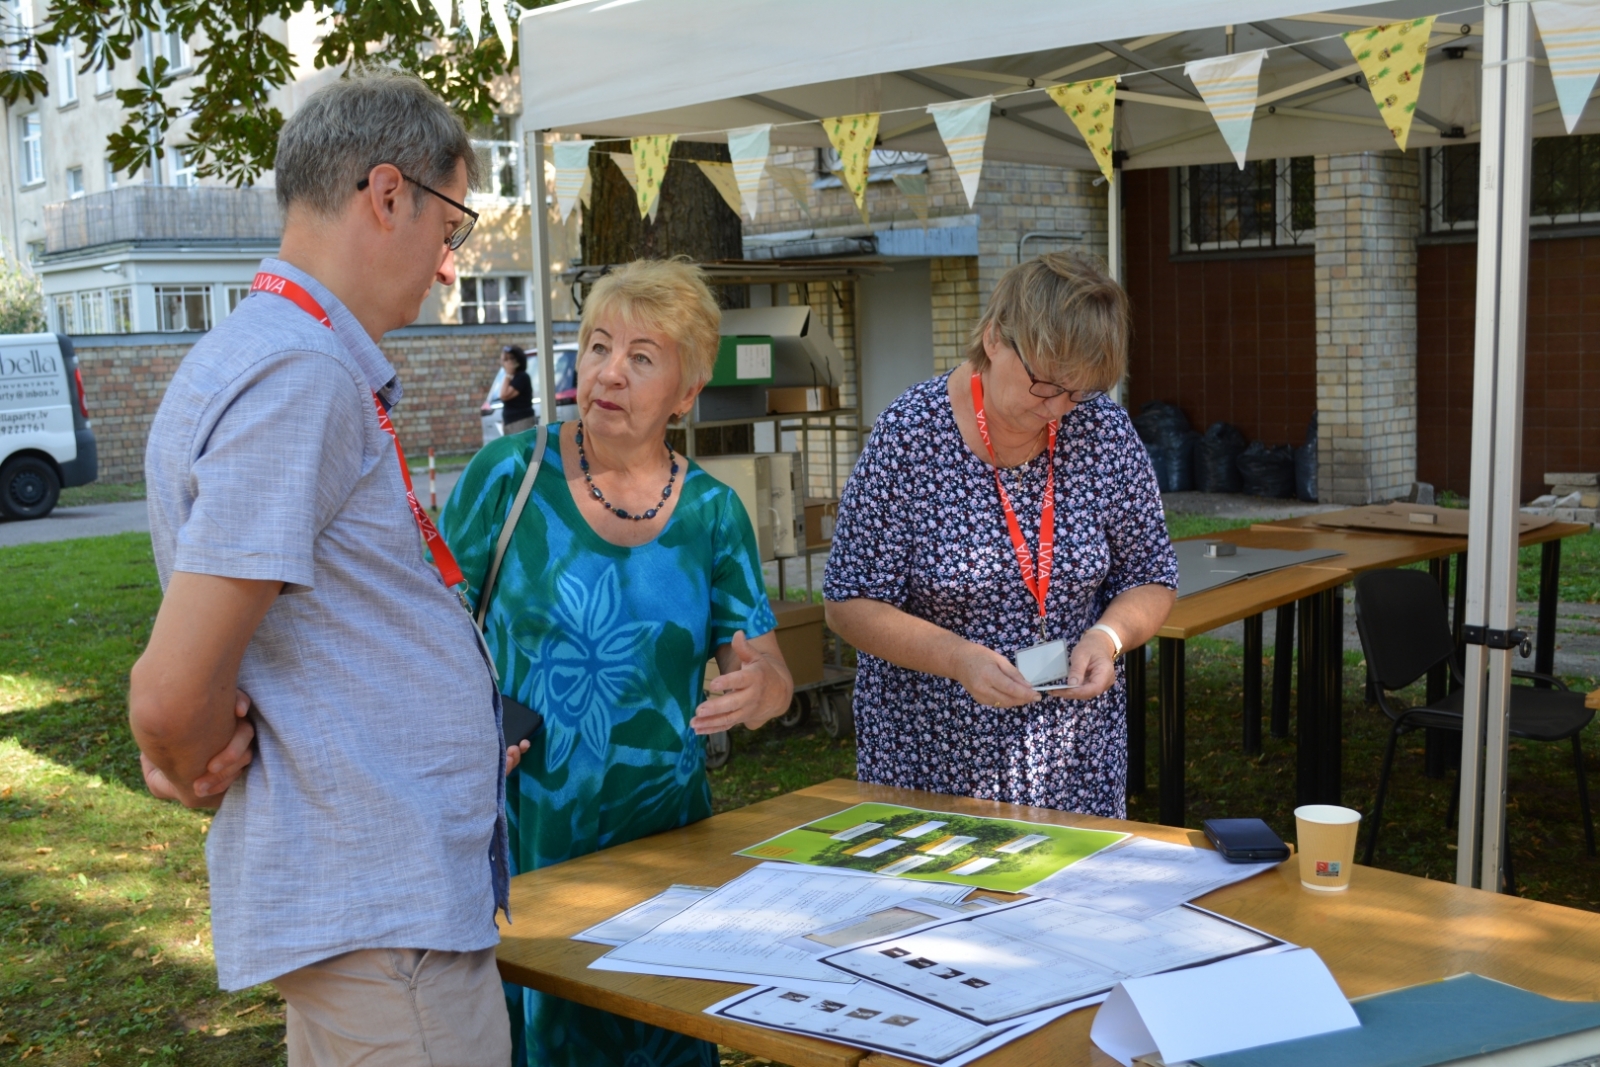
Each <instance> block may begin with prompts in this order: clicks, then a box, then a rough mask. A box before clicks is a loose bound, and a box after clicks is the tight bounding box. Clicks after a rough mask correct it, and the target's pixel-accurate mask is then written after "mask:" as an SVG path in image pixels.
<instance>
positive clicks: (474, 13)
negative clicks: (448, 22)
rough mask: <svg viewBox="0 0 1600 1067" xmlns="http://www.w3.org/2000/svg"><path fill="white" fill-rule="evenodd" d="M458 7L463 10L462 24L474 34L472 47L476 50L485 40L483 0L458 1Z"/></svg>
mask: <svg viewBox="0 0 1600 1067" xmlns="http://www.w3.org/2000/svg"><path fill="white" fill-rule="evenodd" d="M456 6H458V7H459V8H461V24H462V25H463V26H465V27H466V28H467V32H468V33H470V34H472V46H473V47H474V48H476V47H477V46H478V42H479V41H480V40H481V39H482V38H483V0H456Z"/></svg>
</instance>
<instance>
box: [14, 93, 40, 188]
mask: <svg viewBox="0 0 1600 1067" xmlns="http://www.w3.org/2000/svg"><path fill="white" fill-rule="evenodd" d="M21 121H22V146H21V153H20V155H19V156H18V162H19V163H20V164H21V167H22V175H21V177H22V185H23V187H24V188H27V187H28V186H32V185H40V184H42V183H43V182H44V118H43V117H42V116H41V115H40V114H39V113H38V112H37V111H30V112H28V113H27V114H26V115H23V116H22V119H21Z"/></svg>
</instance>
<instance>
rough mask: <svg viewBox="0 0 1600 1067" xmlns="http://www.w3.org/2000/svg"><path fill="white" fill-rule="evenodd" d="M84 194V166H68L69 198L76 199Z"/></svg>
mask: <svg viewBox="0 0 1600 1067" xmlns="http://www.w3.org/2000/svg"><path fill="white" fill-rule="evenodd" d="M83 194H84V188H83V168H82V167H68V168H67V199H69V200H76V199H78V197H80V196H82V195H83Z"/></svg>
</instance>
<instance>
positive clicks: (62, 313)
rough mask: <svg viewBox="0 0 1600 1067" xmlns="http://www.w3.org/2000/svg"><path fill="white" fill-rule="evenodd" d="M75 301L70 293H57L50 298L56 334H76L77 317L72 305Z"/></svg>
mask: <svg viewBox="0 0 1600 1067" xmlns="http://www.w3.org/2000/svg"><path fill="white" fill-rule="evenodd" d="M76 303H77V301H76V300H75V299H74V298H73V295H72V294H71V293H57V294H56V295H55V296H53V297H51V298H50V306H51V310H52V311H53V312H54V313H55V314H54V315H53V316H52V317H53V318H54V319H55V331H56V333H65V334H75V333H77V332H78V319H77V315H76V314H74V312H73V305H74V304H76Z"/></svg>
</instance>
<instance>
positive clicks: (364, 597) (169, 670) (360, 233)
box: [128, 73, 520, 1067]
mask: <svg viewBox="0 0 1600 1067" xmlns="http://www.w3.org/2000/svg"><path fill="white" fill-rule="evenodd" d="M475 172H476V157H475V156H474V154H473V151H472V147H471V144H470V142H469V141H468V139H467V134H466V130H465V129H464V128H463V127H462V125H461V122H460V121H459V120H458V119H457V118H456V117H455V116H453V115H452V114H451V113H450V111H449V110H448V109H447V108H446V107H445V106H444V104H443V103H442V102H441V101H440V100H439V99H438V98H437V97H435V96H434V95H433V94H432V93H431V92H429V90H428V89H427V88H426V87H425V86H424V85H423V84H422V82H420V81H419V80H417V79H415V78H412V77H409V76H405V75H400V74H394V73H384V74H375V75H369V76H364V77H360V78H352V79H347V80H343V81H340V82H336V83H335V84H333V85H331V86H329V87H327V88H325V89H323V90H321V91H319V92H318V93H316V94H315V95H314V96H312V97H311V98H310V99H309V100H307V101H306V103H305V104H304V105H302V106H301V108H300V109H299V111H297V112H296V113H295V115H294V116H293V117H292V118H291V119H290V120H289V121H288V122H287V123H286V124H285V125H284V128H283V132H282V134H281V136H280V138H279V142H278V154H277V166H276V179H277V195H278V200H279V204H280V206H281V207H282V208H283V212H284V230H283V242H282V245H281V248H280V251H279V254H278V257H277V258H273V259H267V260H265V261H263V263H262V264H261V268H260V272H259V273H258V274H257V275H256V279H255V282H254V284H253V285H252V290H253V292H252V294H251V296H250V297H249V298H248V299H247V300H245V301H244V302H243V303H242V304H241V305H240V306H239V308H238V310H236V311H235V312H234V313H233V314H232V315H230V316H229V317H228V318H227V319H225V320H223V322H222V323H221V324H219V325H218V326H217V328H216V329H214V330H212V331H211V332H210V333H208V334H207V335H206V336H205V337H203V338H202V339H201V340H200V341H199V342H197V343H196V344H195V346H194V348H193V349H192V350H191V351H190V353H189V355H188V357H187V358H186V359H185V360H184V361H183V364H182V366H181V367H180V368H179V370H178V372H177V374H176V375H175V376H174V378H173V380H172V383H171V385H170V386H169V387H168V389H167V392H166V395H165V397H164V399H163V401H162V404H161V410H160V411H159V413H158V414H157V416H156V419H155V422H154V423H153V425H152V427H151V431H150V439H149V445H148V449H147V454H146V460H145V469H146V479H147V483H148V487H149V500H150V524H151V540H152V543H153V545H154V549H155V556H156V565H157V568H158V570H159V572H160V576H161V581H162V586H163V589H164V590H165V597H164V599H163V601H162V604H161V609H160V611H159V613H158V614H157V616H156V621H155V625H154V628H153V630H152V632H151V635H150V643H149V646H148V647H147V648H146V649H145V652H144V654H143V655H142V656H141V657H140V659H139V661H138V663H137V664H135V666H134V669H133V674H132V677H131V680H130V684H129V694H128V701H129V721H130V724H131V725H132V728H133V732H134V736H135V738H136V739H137V740H138V742H139V747H140V750H141V752H142V753H143V757H144V765H145V778H146V781H147V783H148V784H149V785H150V788H151V790H152V791H153V792H154V793H156V794H157V795H159V796H164V797H169V798H172V799H176V800H179V801H181V802H183V803H184V804H186V805H188V806H191V807H201V806H206V807H217V808H218V810H217V814H216V817H215V819H214V821H213V823H212V826H211V830H210V834H209V837H208V840H207V847H206V858H207V863H208V866H209V869H210V877H211V908H212V932H213V943H214V945H215V953H216V960H217V972H218V978H219V981H220V983H221V985H222V986H223V988H225V989H242V988H244V987H246V986H251V985H255V984H258V983H261V982H272V983H274V984H275V985H276V986H277V988H278V990H279V992H281V993H282V994H283V997H284V999H285V1001H286V1002H287V1003H288V1011H287V1020H288V1046H289V1062H290V1063H291V1064H292V1065H294V1067H301V1065H318V1067H321V1065H324V1064H328V1065H331V1064H347V1063H355V1062H363V1063H367V1062H372V1063H382V1064H385V1065H386V1067H388V1065H402V1067H409V1065H413V1064H415V1065H418V1067H421V1065H425V1064H426V1065H431V1067H444V1065H446V1064H451V1065H461V1067H469V1065H470V1067H478V1065H483V1064H504V1063H507V1062H509V1059H510V1034H509V1026H508V1020H507V1018H506V1010H505V1000H504V997H503V994H502V992H501V986H500V981H499V975H498V973H497V971H496V967H495V961H494V945H495V944H496V942H497V941H498V935H497V932H496V929H495V911H496V908H497V906H498V907H504V906H505V903H506V892H507V884H508V872H507V859H508V857H507V853H506V836H505V821H504V815H503V810H504V786H503V776H504V774H505V773H506V772H507V770H508V769H509V766H510V765H512V764H514V763H515V761H516V759H517V757H518V756H519V755H520V751H518V750H511V751H506V750H504V749H503V748H502V747H501V746H502V741H501V729H500V722H499V719H500V704H499V699H498V696H497V694H496V690H495V686H494V682H493V679H492V677H491V675H490V669H489V666H488V664H487V661H486V660H485V658H484V655H483V653H482V652H481V651H480V643H479V639H478V636H477V634H476V632H475V629H474V627H473V624H472V620H471V618H470V617H469V616H468V615H467V613H466V612H465V611H464V610H463V607H462V602H461V600H460V599H459V597H458V594H457V592H456V589H455V586H456V585H457V583H459V582H460V573H459V571H458V570H457V568H456V566H455V563H454V560H453V559H452V558H451V556H450V553H449V549H448V547H447V546H445V544H444V542H443V541H442V540H441V539H439V537H438V533H437V531H436V530H435V529H434V528H433V524H432V523H431V522H430V521H429V520H428V517H427V514H426V512H425V511H423V510H422V508H421V506H420V505H419V504H418V503H417V501H416V497H415V494H414V493H413V492H412V491H411V487H410V476H409V472H408V471H407V470H406V468H405V465H404V457H403V454H402V453H401V451H400V447H399V446H400V442H399V439H398V437H397V435H396V434H395V431H394V426H393V424H392V423H391V422H390V418H389V412H390V409H391V408H393V407H394V405H395V404H397V403H398V402H399V401H400V398H401V382H400V380H399V378H398V377H397V376H396V374H395V370H394V368H393V367H392V366H391V365H390V363H389V361H388V360H387V359H386V358H385V356H384V354H383V351H382V349H380V348H379V347H378V341H379V340H380V339H381V338H382V337H383V335H384V334H386V333H388V332H389V331H390V330H394V329H396V328H398V327H401V326H405V325H407V324H408V323H410V322H412V321H414V320H415V319H416V317H417V314H418V312H419V311H420V309H421V306H422V302H423V300H424V298H425V297H426V296H427V294H428V291H429V289H430V288H431V287H432V286H433V285H434V283H436V282H437V283H440V284H443V285H451V284H453V283H454V282H455V275H456V272H455V261H454V252H455V250H456V249H457V248H459V247H460V246H461V243H462V242H463V241H465V240H466V238H467V235H468V234H470V233H471V231H472V226H473V223H474V222H475V221H476V219H477V216H476V215H475V214H474V213H473V212H472V211H471V210H470V209H468V208H467V207H466V206H465V205H463V204H462V203H461V201H462V200H463V199H464V198H465V196H466V192H467V188H468V184H469V181H470V180H471V179H472V178H473V177H475ZM425 549H426V551H425ZM246 694H248V695H246ZM252 742H253V745H252ZM247 764H248V766H246V765H247Z"/></svg>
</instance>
